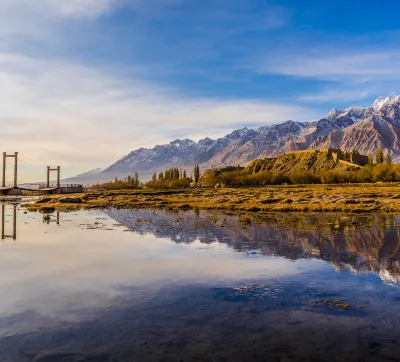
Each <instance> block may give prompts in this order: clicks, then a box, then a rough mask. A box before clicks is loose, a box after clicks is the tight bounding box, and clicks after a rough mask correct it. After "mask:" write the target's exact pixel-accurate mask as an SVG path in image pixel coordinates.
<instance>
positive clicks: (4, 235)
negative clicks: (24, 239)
mask: <svg viewBox="0 0 400 362" xmlns="http://www.w3.org/2000/svg"><path fill="white" fill-rule="evenodd" d="M7 206H9V205H7ZM7 209H9V207H7V208H6V205H5V204H1V239H2V240H4V239H7V238H12V239H14V240H16V239H17V205H12V207H11V209H12V215H8V214H7V213H6V210H7ZM10 220H11V222H12V224H13V225H12V234H7V233H6V232H7V231H6V223H7V222H9V221H10Z"/></svg>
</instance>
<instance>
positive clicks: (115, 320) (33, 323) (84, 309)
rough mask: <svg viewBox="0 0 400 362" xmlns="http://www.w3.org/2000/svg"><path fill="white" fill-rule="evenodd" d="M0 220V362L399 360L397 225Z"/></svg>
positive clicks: (220, 216) (198, 215) (322, 218)
mask: <svg viewBox="0 0 400 362" xmlns="http://www.w3.org/2000/svg"><path fill="white" fill-rule="evenodd" d="M3 206H4V205H3ZM0 211H2V220H3V222H2V227H3V229H2V230H3V232H2V235H4V239H2V242H1V243H0V295H1V296H2V298H0V361H12V362H20V361H21V362H25V361H26V362H28V361H35V362H48V361H55V362H58V361H63V362H69V361H81V362H85V361H92V362H93V361H104V362H105V361H121V362H125V361H126V362H128V361H129V362H130V361H144V362H147V361H149V362H159V361H166V362H167V361H168V362H169V361H172V362H175V361H221V362H222V361H246V362H247V361H254V362H256V361H257V362H258V361H277V362H283V361H285V362H286V361H344V360H346V361H381V360H382V361H390V360H400V348H399V347H398V346H399V342H400V329H399V326H400V305H399V304H398V301H399V300H400V289H399V288H397V284H398V282H399V281H400V279H399V278H400V277H399V275H400V269H399V263H398V261H399V260H400V259H399V256H400V254H399V252H400V250H399V247H400V237H399V228H398V225H400V217H397V216H388V215H386V216H385V215H361V216H360V215H350V216H349V215H342V214H321V215H306V214H301V215H300V214H268V215H259V214H249V215H233V214H226V213H219V212H206V211H200V210H191V211H185V212H184V211H175V210H170V211H161V210H157V211H153V210H135V211H130V210H106V211H102V212H101V211H82V212H73V213H53V214H44V215H43V214H39V213H25V212H24V210H23V209H21V208H20V206H19V205H17V206H14V205H5V206H4V208H1V209H0ZM332 266H333V268H332ZM382 281H383V282H382Z"/></svg>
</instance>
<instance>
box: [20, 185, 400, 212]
mask: <svg viewBox="0 0 400 362" xmlns="http://www.w3.org/2000/svg"><path fill="white" fill-rule="evenodd" d="M26 206H27V207H28V208H29V209H30V210H32V211H35V210H40V211H43V212H46V211H52V210H79V209H109V208H117V209H118V208H128V209H141V208H155V209H181V210H185V209H194V208H198V209H208V210H212V209H216V210H229V211H239V212H346V213H365V212H384V213H395V212H399V211H400V184H398V183H387V184H383V183H375V184H341V185H290V186H289V185H287V186H266V187H258V188H218V189H215V188H193V189H182V190H150V189H129V190H112V191H111V190H109V191H87V192H85V193H82V194H76V195H73V196H68V197H66V196H65V195H54V196H45V197H42V198H40V199H38V200H35V201H34V202H31V203H29V204H26Z"/></svg>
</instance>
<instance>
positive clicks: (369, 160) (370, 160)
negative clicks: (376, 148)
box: [368, 155, 374, 166]
mask: <svg viewBox="0 0 400 362" xmlns="http://www.w3.org/2000/svg"><path fill="white" fill-rule="evenodd" d="M373 164H374V158H373V157H372V155H368V165H370V166H372V165H373Z"/></svg>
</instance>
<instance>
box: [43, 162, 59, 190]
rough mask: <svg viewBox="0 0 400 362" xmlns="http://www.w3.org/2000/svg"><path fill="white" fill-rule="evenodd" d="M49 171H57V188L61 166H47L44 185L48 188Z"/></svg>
mask: <svg viewBox="0 0 400 362" xmlns="http://www.w3.org/2000/svg"><path fill="white" fill-rule="evenodd" d="M51 171H57V188H60V178H61V167H60V166H57V168H51V167H50V166H47V184H46V186H47V187H48V188H49V187H50V172H51Z"/></svg>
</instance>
